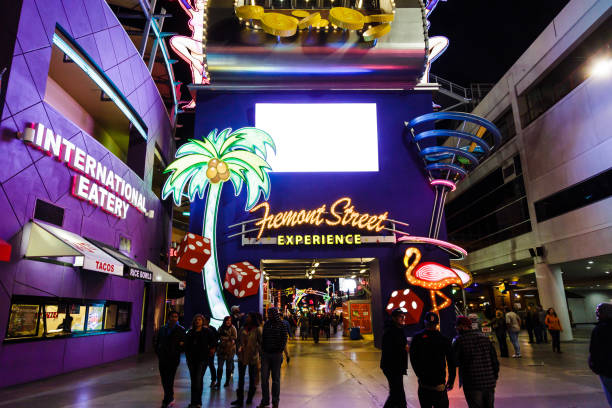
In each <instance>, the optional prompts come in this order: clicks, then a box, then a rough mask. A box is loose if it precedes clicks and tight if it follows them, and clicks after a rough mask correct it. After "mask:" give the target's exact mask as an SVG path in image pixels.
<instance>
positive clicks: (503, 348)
mask: <svg viewBox="0 0 612 408" xmlns="http://www.w3.org/2000/svg"><path fill="white" fill-rule="evenodd" d="M491 327H492V328H493V331H494V332H495V337H496V338H497V343H498V344H499V355H500V357H508V356H509V354H508V343H507V342H506V333H507V332H508V329H507V324H506V318H505V316H504V312H502V311H501V310H500V309H497V310H496V311H495V319H493V323H492V325H491Z"/></svg>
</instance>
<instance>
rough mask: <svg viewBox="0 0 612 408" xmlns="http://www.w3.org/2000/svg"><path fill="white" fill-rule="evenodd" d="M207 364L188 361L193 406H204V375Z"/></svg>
mask: <svg viewBox="0 0 612 408" xmlns="http://www.w3.org/2000/svg"><path fill="white" fill-rule="evenodd" d="M207 363H208V362H207V361H206V362H205V361H189V360H188V361H187V367H188V368H189V377H190V378H191V405H202V390H203V389H204V384H203V383H204V373H205V372H206V365H207Z"/></svg>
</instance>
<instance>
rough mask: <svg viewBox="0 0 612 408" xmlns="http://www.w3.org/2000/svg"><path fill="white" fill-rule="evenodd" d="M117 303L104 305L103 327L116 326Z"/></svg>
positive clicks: (112, 327) (110, 327)
mask: <svg viewBox="0 0 612 408" xmlns="http://www.w3.org/2000/svg"><path fill="white" fill-rule="evenodd" d="M117 307H118V306H117V305H116V304H111V305H107V306H106V315H105V316H104V329H114V328H115V327H117Z"/></svg>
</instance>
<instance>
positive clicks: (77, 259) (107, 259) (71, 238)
mask: <svg viewBox="0 0 612 408" xmlns="http://www.w3.org/2000/svg"><path fill="white" fill-rule="evenodd" d="M23 238H24V240H26V241H25V245H24V246H23V247H25V248H26V251H25V258H27V259H34V260H39V261H46V262H53V263H59V264H64V265H72V266H74V267H82V268H83V269H87V270H90V271H95V272H102V273H107V274H110V275H116V276H123V264H122V263H121V262H119V261H118V260H116V259H115V258H113V257H112V256H110V255H109V254H107V253H106V252H104V251H103V250H101V249H100V248H98V247H97V246H95V245H94V244H92V243H91V242H89V241H88V240H86V239H85V238H83V237H81V236H79V235H77V234H75V233H73V232H70V231H66V230H64V229H61V228H58V227H54V226H51V225H48V224H44V223H41V222H37V221H32V222H30V223H28V224H27V225H26V226H25V227H24V234H23Z"/></svg>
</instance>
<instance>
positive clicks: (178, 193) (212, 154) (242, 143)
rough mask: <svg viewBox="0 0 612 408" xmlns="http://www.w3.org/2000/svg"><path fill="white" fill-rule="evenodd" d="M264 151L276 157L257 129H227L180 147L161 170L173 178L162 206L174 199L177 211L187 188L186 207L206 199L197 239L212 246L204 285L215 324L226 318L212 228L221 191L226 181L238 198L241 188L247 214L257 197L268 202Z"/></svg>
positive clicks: (269, 141) (267, 137)
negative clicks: (197, 198)
mask: <svg viewBox="0 0 612 408" xmlns="http://www.w3.org/2000/svg"><path fill="white" fill-rule="evenodd" d="M267 146H270V147H271V148H272V150H273V151H274V152H275V153H276V146H275V144H274V141H273V140H272V138H271V137H270V135H269V134H268V133H266V132H264V131H263V130H260V129H257V128H253V127H245V128H241V129H238V130H236V131H234V132H232V130H231V129H229V128H228V129H224V130H222V131H221V132H219V133H217V129H215V130H213V131H212V132H210V133H209V134H208V136H207V137H206V138H203V140H194V139H189V141H188V142H187V143H185V144H183V145H182V146H181V147H179V148H178V150H177V151H176V155H175V157H176V160H175V161H173V162H172V163H170V165H169V166H168V167H167V168H166V169H165V170H164V173H171V174H170V176H169V177H168V179H167V180H166V183H165V184H164V188H163V189H162V200H165V199H166V198H168V196H170V195H172V197H173V199H174V203H175V204H176V205H180V202H181V198H182V196H183V195H184V193H183V191H184V190H185V187H186V186H187V192H186V195H187V197H188V198H189V201H194V200H195V198H196V196H198V197H199V198H200V199H202V198H203V197H204V193H205V192H206V193H207V196H206V206H205V209H204V218H203V225H202V234H201V235H202V236H205V237H207V238H209V239H210V240H211V244H210V247H211V256H210V259H209V260H208V262H206V264H205V265H204V269H203V271H202V280H203V282H204V288H205V290H206V298H207V300H208V306H209V307H210V311H211V314H212V318H213V319H214V320H216V321H217V322H216V323H220V322H221V321H222V320H223V318H224V317H225V316H228V315H229V314H230V313H229V310H228V307H227V303H226V301H225V296H224V295H223V287H222V285H221V275H220V274H219V265H218V263H217V244H216V238H217V237H216V224H217V211H218V210H219V199H220V198H221V189H222V187H223V183H225V182H226V181H228V180H230V181H231V182H232V185H233V186H234V193H235V195H236V196H238V195H239V194H240V191H241V190H242V186H243V184H245V185H246V193H247V201H246V210H247V211H248V210H250V209H251V208H253V207H254V206H255V204H257V201H258V200H259V196H260V194H263V196H264V198H265V199H266V200H267V199H268V197H269V195H270V176H269V175H268V172H269V171H270V170H271V168H270V165H269V164H268V163H267V162H266V156H267V151H266V150H267Z"/></svg>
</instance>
